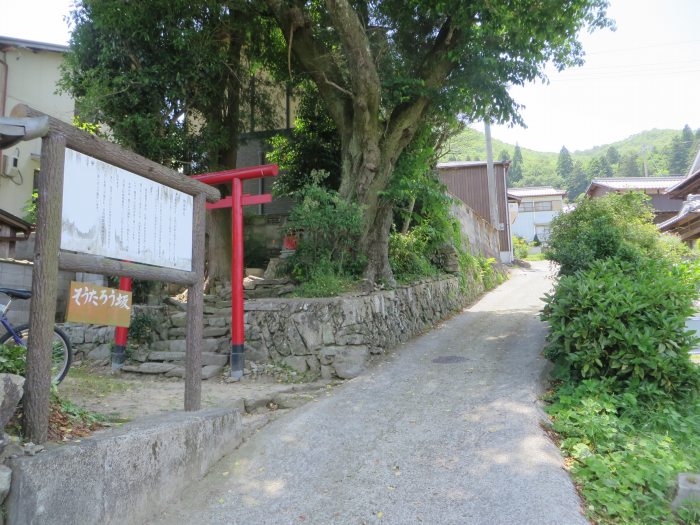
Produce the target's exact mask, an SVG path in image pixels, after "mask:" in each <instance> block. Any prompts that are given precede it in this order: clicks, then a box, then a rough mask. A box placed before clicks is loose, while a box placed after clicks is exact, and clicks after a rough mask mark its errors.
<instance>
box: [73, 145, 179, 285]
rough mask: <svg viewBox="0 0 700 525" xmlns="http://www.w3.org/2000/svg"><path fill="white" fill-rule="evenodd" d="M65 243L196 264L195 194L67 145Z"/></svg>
mask: <svg viewBox="0 0 700 525" xmlns="http://www.w3.org/2000/svg"><path fill="white" fill-rule="evenodd" d="M64 172H65V173H64V182H63V220H62V226H61V249H63V250H71V251H76V252H81V253H89V254H93V255H101V256H103V257H111V258H114V259H120V260H124V261H131V262H138V263H144V264H151V265H154V266H163V267H166V268H174V269H178V270H186V271H191V270H192V209H193V198H192V196H191V195H187V194H186V193H183V192H181V191H178V190H174V189H172V188H169V187H167V186H163V185H162V184H158V183H157V182H153V181H151V180H149V179H145V178H143V177H140V176H138V175H136V174H135V173H131V172H129V171H126V170H123V169H121V168H117V167H115V166H112V165H111V164H107V163H106V162H102V161H100V160H97V159H95V158H92V157H89V156H87V155H83V154H82V153H78V152H77V151H73V150H70V149H66V157H65V167H64Z"/></svg>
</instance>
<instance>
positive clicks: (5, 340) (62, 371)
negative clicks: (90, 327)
mask: <svg viewBox="0 0 700 525" xmlns="http://www.w3.org/2000/svg"><path fill="white" fill-rule="evenodd" d="M0 294H4V295H6V296H7V297H9V300H8V302H7V304H6V305H5V306H4V307H3V306H2V305H0V324H2V325H3V326H4V327H5V330H7V333H5V334H4V335H3V336H2V337H0V346H3V345H4V346H5V347H10V348H11V347H13V346H21V347H23V348H24V349H25V350H26V348H27V340H28V337H29V330H30V328H29V325H28V324H23V325H19V326H17V327H14V326H12V324H11V323H10V321H9V319H8V318H7V311H8V310H9V309H10V304H12V300H13V299H30V298H31V297H32V292H31V291H30V290H16V289H14V288H0ZM51 347H52V350H51V378H52V382H53V383H54V384H58V383H60V382H61V381H63V379H64V378H65V377H66V375H67V374H68V370H69V369H70V365H71V362H72V361H73V351H72V349H71V346H70V340H69V339H68V336H67V335H66V334H65V333H64V332H63V331H62V330H60V329H59V328H56V327H55V326H54V327H53V340H52V344H51Z"/></svg>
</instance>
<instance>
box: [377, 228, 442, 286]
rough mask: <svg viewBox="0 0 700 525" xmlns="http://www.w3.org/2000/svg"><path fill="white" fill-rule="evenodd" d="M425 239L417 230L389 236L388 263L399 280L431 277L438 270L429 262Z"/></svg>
mask: <svg viewBox="0 0 700 525" xmlns="http://www.w3.org/2000/svg"><path fill="white" fill-rule="evenodd" d="M428 253H429V251H428V248H427V241H426V239H425V238H424V237H423V236H422V235H420V232H419V231H417V230H412V231H410V232H408V233H396V232H393V233H392V234H391V235H390V236H389V263H390V264H391V269H392V271H393V272H394V277H396V279H397V280H398V281H399V282H412V281H415V280H417V279H420V278H423V277H433V276H435V275H437V274H438V273H439V272H438V270H437V268H435V267H434V266H433V265H432V264H431V262H430V256H429V255H428Z"/></svg>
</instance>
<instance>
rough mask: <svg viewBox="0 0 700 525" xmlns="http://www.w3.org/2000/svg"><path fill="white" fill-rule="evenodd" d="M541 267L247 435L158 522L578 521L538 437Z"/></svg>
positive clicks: (572, 496) (551, 451)
mask: <svg viewBox="0 0 700 525" xmlns="http://www.w3.org/2000/svg"><path fill="white" fill-rule="evenodd" d="M548 274H549V270H548V266H547V264H546V263H536V266H533V268H532V269H531V270H520V269H516V270H514V271H513V272H512V275H511V279H510V280H509V281H508V282H506V283H505V284H504V285H502V286H501V287H499V288H498V289H497V290H495V291H493V292H491V293H489V294H488V295H486V296H485V297H484V298H483V299H482V300H481V301H479V302H478V303H477V304H475V305H474V306H473V307H471V308H469V309H467V310H465V311H464V312H463V313H461V314H459V315H457V316H455V317H454V318H453V319H451V320H449V321H447V322H445V323H443V324H442V325H440V326H439V327H438V328H436V329H435V330H433V331H431V332H430V333H428V334H426V335H424V336H421V337H418V338H416V339H414V340H412V341H411V342H409V343H407V344H405V345H403V346H402V347H401V348H400V349H399V350H398V351H397V352H396V353H395V354H394V355H393V356H392V357H391V358H389V359H388V360H387V361H386V362H384V363H383V364H382V365H380V366H378V367H376V368H374V369H373V370H372V371H371V372H368V373H367V374H366V375H364V376H362V377H359V378H357V379H355V380H353V381H350V382H348V383H346V384H345V385H343V386H342V387H340V388H338V389H336V390H335V391H333V392H332V393H331V394H330V395H329V396H328V397H326V398H324V399H321V400H318V401H316V402H312V403H310V404H308V405H306V406H304V407H302V408H300V409H298V410H296V411H294V412H293V413H291V414H288V415H286V416H284V417H282V418H280V419H279V420H277V421H275V422H274V423H272V424H270V425H269V426H267V427H265V428H264V429H263V430H261V431H260V432H259V433H258V434H256V435H255V436H254V437H253V438H252V439H251V440H250V441H248V442H247V443H246V444H244V445H243V446H242V447H241V448H240V449H239V450H238V451H237V452H236V453H235V454H233V455H232V456H229V457H227V458H224V459H223V460H222V461H221V462H220V463H219V464H218V465H217V466H216V467H215V468H214V469H213V470H212V472H211V473H210V474H209V475H208V476H207V477H206V478H205V479H204V480H203V481H202V482H200V483H199V484H196V485H195V486H194V487H193V488H192V489H191V490H190V491H188V494H187V495H186V496H185V497H184V498H183V499H182V500H181V501H179V502H178V503H177V504H176V505H175V506H173V507H171V508H170V509H169V510H168V511H167V513H166V514H163V515H162V516H161V520H162V521H161V523H168V524H173V523H218V524H246V525H249V524H253V525H257V524H323V525H326V524H358V525H359V524H364V523H367V524H369V523H373V524H374V523H382V524H413V523H426V524H459V525H463V524H479V525H496V524H514V525H516V524H517V525H523V524H536V525H544V524H552V525H576V524H586V523H587V521H586V520H585V519H584V518H583V517H582V515H581V513H580V510H579V509H580V502H579V500H578V498H577V496H576V493H575V491H574V487H573V485H572V483H571V481H570V479H569V477H568V475H567V474H566V472H565V471H564V470H563V469H562V459H561V457H560V455H559V453H558V450H557V448H556V447H555V446H554V445H553V444H552V443H551V442H550V441H549V440H548V438H547V437H546V436H545V434H544V433H543V431H542V430H541V428H540V426H539V425H540V419H541V418H542V412H541V409H540V408H539V406H538V401H537V398H538V395H539V394H540V393H541V384H542V383H541V375H542V372H543V368H544V366H545V363H544V361H543V359H542V358H541V356H540V351H541V348H542V346H543V342H544V335H545V328H544V326H543V325H542V324H541V323H540V321H539V320H538V317H537V313H538V310H539V309H540V308H541V302H540V301H539V298H540V297H542V295H543V293H544V292H546V291H547V290H548V289H549V288H550V286H551V284H552V282H551V280H550V279H548Z"/></svg>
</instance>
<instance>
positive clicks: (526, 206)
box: [518, 202, 534, 212]
mask: <svg viewBox="0 0 700 525" xmlns="http://www.w3.org/2000/svg"><path fill="white" fill-rule="evenodd" d="M533 210H534V208H533V207H532V202H521V203H520V208H518V211H520V212H524V211H533Z"/></svg>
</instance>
